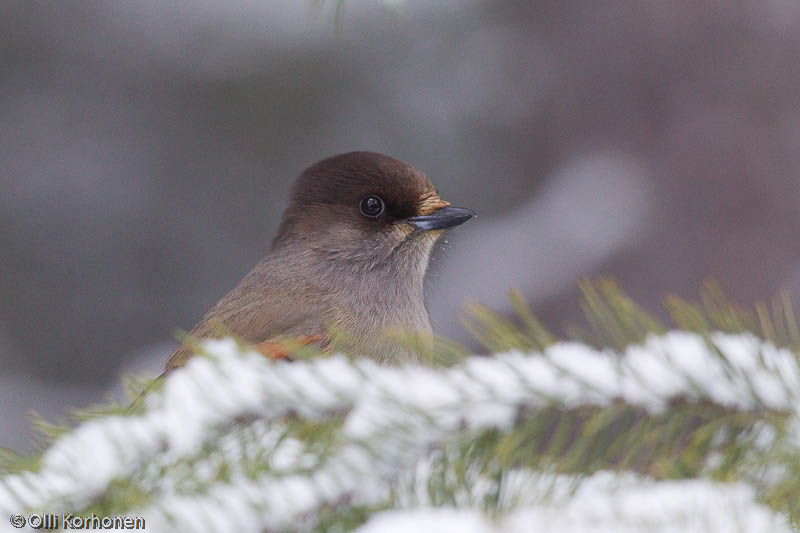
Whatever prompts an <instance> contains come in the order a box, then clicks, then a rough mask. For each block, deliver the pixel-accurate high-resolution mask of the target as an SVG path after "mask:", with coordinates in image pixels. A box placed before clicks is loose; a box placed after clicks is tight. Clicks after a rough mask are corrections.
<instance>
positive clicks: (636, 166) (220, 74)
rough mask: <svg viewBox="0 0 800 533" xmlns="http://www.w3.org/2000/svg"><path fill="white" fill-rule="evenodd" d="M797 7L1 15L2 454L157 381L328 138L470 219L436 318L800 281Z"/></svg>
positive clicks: (311, 4) (81, 8)
mask: <svg viewBox="0 0 800 533" xmlns="http://www.w3.org/2000/svg"><path fill="white" fill-rule="evenodd" d="M798 57H800V4H798V3H797V2H795V1H794V0H744V1H742V2H724V1H717V0H692V1H689V2H680V3H675V2H672V3H671V2H654V1H643V2H642V1H640V2H632V1H622V0H600V1H598V0H577V1H573V2H563V1H560V0H540V1H537V2H531V1H520V0H460V1H456V0H408V1H406V2H399V1H394V2H383V3H381V2H379V1H373V0H350V1H348V2H346V4H345V5H344V7H343V9H341V10H337V8H336V5H335V4H334V3H332V2H323V3H320V2H319V1H313V0H227V1H225V2H220V1H218V0H191V1H189V0H179V1H174V2H161V1H159V0H137V1H136V2H117V1H113V0H105V1H97V2H88V1H75V2H69V3H65V2H52V1H51V2H36V3H33V2H28V1H26V0H7V1H5V2H3V3H2V5H1V6H0V84H1V87H0V139H2V140H1V141H0V168H2V173H0V363H1V364H0V446H9V447H12V448H14V449H17V450H25V449H27V448H28V447H29V446H30V437H31V430H30V429H29V424H28V423H27V422H26V419H25V416H26V412H27V410H28V409H36V410H38V411H39V412H41V413H42V414H44V415H45V416H46V417H51V418H52V417H58V416H61V415H63V414H64V412H65V410H66V409H67V408H68V407H70V406H85V405H86V404H88V403H89V402H93V401H98V400H101V399H102V398H103V397H104V396H105V395H106V394H108V393H109V392H110V391H114V390H117V388H118V386H119V381H120V380H119V376H120V374H121V373H122V372H125V371H146V372H152V373H154V374H155V373H156V372H158V371H159V370H160V368H161V366H162V365H163V362H164V361H165V359H166V358H167V356H168V355H169V353H170V351H171V349H172V348H173V347H174V346H175V345H176V342H175V340H174V338H175V336H174V332H175V330H176V329H177V328H185V329H189V328H191V326H192V325H193V324H194V323H195V322H196V321H197V320H198V319H199V318H200V316H201V315H202V314H203V313H204V312H205V311H206V309H207V308H208V307H209V306H211V305H212V304H213V303H214V302H215V301H216V300H217V299H218V298H219V297H220V296H222V295H223V294H224V293H225V292H226V291H227V290H228V289H230V288H231V287H232V286H233V285H235V284H236V282H237V281H238V280H239V279H240V278H241V276H242V275H244V274H245V273H246V272H247V271H248V270H249V269H250V267H251V266H252V265H254V264H255V263H256V262H257V261H258V260H259V258H260V257H261V256H262V255H263V254H264V253H265V252H266V250H267V249H268V246H269V243H270V241H271V239H272V236H273V233H274V231H275V229H276V226H277V223H278V221H279V217H280V214H281V210H282V208H283V206H284V204H285V199H286V195H287V191H288V186H289V183H290V181H291V179H292V178H293V177H294V176H296V175H297V174H298V173H299V172H300V171H301V170H302V169H303V168H305V167H306V166H308V165H309V164H311V163H313V162H315V161H317V160H319V159H321V158H323V157H325V156H328V155H332V154H335V153H339V152H344V151H351V150H374V151H379V152H384V153H387V154H390V155H392V156H394V157H397V158H400V159H403V160H405V161H407V162H409V163H412V164H413V165H415V166H417V167H418V168H420V169H421V170H423V171H424V172H425V173H427V175H428V176H429V177H430V178H431V180H432V181H433V182H434V183H435V184H436V185H437V187H438V188H439V191H440V192H441V193H442V195H443V196H444V197H445V198H448V199H450V200H451V201H452V202H453V203H454V204H456V205H462V206H465V207H470V208H472V209H474V210H476V211H477V212H478V213H479V215H480V216H479V218H478V219H476V220H475V221H472V222H470V223H469V224H467V225H465V226H463V227H461V228H458V229H456V230H454V231H452V232H450V233H449V234H448V240H447V241H448V242H447V243H443V246H442V248H443V249H442V250H439V251H438V252H437V255H436V257H435V261H434V264H433V268H432V270H431V274H430V277H429V279H428V285H427V291H428V304H429V307H430V311H431V315H432V319H433V322H434V328H435V329H436V330H438V331H439V332H440V333H443V334H445V335H448V336H450V337H453V338H456V339H458V340H461V341H465V342H467V341H468V339H467V337H466V336H465V334H464V333H463V332H462V331H461V329H460V327H459V325H458V320H457V319H458V316H459V314H460V313H461V312H462V309H463V305H464V303H465V301H467V300H468V299H470V298H473V299H477V300H480V301H482V302H484V303H487V304H489V305H490V306H492V307H494V308H495V309H498V310H507V308H508V306H507V303H506V295H507V291H508V289H509V287H511V286H514V287H516V288H518V289H520V290H521V291H522V292H523V293H524V295H525V296H526V298H527V300H528V302H529V303H530V305H531V306H532V307H533V308H534V310H535V311H536V312H537V313H538V314H539V315H540V316H541V317H542V318H544V319H545V321H546V322H547V324H549V325H551V326H553V327H554V328H555V329H557V330H559V329H563V326H564V325H565V324H566V323H568V322H571V321H576V320H578V319H579V312H578V307H577V298H578V290H577V280H578V278H579V277H580V276H597V275H601V274H609V275H613V276H615V277H616V278H617V279H618V280H619V281H620V283H621V285H622V286H623V287H624V288H625V289H626V290H627V291H629V293H630V294H632V295H633V296H634V298H635V299H637V301H639V302H640V303H642V304H643V305H644V306H645V307H646V308H647V309H649V310H651V311H653V312H659V311H658V310H659V308H660V302H661V300H662V298H663V296H664V295H665V294H666V293H669V292H671V293H677V294H679V295H681V296H684V297H689V298H691V297H692V296H694V295H696V293H697V288H698V286H699V285H700V283H701V281H702V280H703V279H704V278H705V277H707V276H713V277H715V278H716V279H717V280H719V281H720V282H721V284H722V285H723V287H724V288H725V289H726V290H727V292H728V293H729V295H730V296H731V297H732V298H733V299H735V300H739V301H741V302H743V303H750V302H753V301H755V300H761V299H767V298H770V297H772V296H773V295H774V294H775V293H776V292H777V291H778V289H779V288H781V287H783V288H786V289H788V290H789V291H790V292H791V294H792V295H793V296H794V297H795V298H796V297H797V295H798V294H800V179H798V177H799V176H800V91H798V87H800V62H798Z"/></svg>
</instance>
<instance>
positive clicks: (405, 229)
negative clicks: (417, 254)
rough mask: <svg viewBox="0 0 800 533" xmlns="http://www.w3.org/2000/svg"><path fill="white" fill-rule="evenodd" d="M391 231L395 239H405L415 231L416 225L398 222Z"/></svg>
mask: <svg viewBox="0 0 800 533" xmlns="http://www.w3.org/2000/svg"><path fill="white" fill-rule="evenodd" d="M389 231H390V233H391V235H392V237H394V239H395V240H397V241H403V240H405V239H407V238H408V237H410V236H411V234H412V233H414V227H413V226H412V225H411V224H408V223H407V222H398V223H397V224H394V225H392V227H391V229H390V230H389Z"/></svg>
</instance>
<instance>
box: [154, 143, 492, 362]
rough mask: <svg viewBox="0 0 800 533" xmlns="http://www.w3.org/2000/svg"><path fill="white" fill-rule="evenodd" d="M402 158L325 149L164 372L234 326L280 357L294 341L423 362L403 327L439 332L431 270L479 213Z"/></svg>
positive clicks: (419, 332)
mask: <svg viewBox="0 0 800 533" xmlns="http://www.w3.org/2000/svg"><path fill="white" fill-rule="evenodd" d="M474 216H476V215H475V213H474V212H473V211H471V210H469V209H465V208H461V207H454V206H451V205H450V203H449V202H447V201H445V200H443V199H442V198H441V197H440V196H439V194H438V193H437V192H436V189H435V188H434V186H433V184H432V183H431V182H430V181H429V180H428V178H427V177H426V176H425V174H423V173H422V172H420V171H419V170H417V169H416V168H414V167H412V166H411V165H409V164H407V163H404V162H402V161H400V160H398V159H394V158H392V157H389V156H386V155H383V154H379V153H375V152H349V153H344V154H340V155H335V156H332V157H328V158H327V159H323V160H322V161H320V162H318V163H316V164H314V165H312V166H311V167H309V168H307V169H306V170H304V171H303V172H302V173H301V174H300V175H299V176H298V177H297V178H296V179H295V180H294V182H293V184H292V187H291V192H290V196H289V202H288V206H287V208H286V210H285V211H284V213H283V217H282V219H281V222H280V225H279V227H278V231H277V234H276V236H275V237H274V239H273V241H272V246H271V247H270V249H269V251H268V253H267V254H266V256H265V257H264V258H263V259H262V260H261V261H259V262H258V263H257V264H256V265H255V267H253V269H252V270H250V272H249V273H247V274H246V275H245V276H244V278H243V279H242V280H241V281H240V282H239V283H238V284H237V285H236V286H235V287H234V288H233V289H232V290H231V291H230V292H228V293H227V294H226V295H225V296H223V297H222V298H221V299H220V300H219V301H218V302H217V303H216V304H215V305H214V306H213V307H211V309H210V310H209V311H208V312H207V313H206V314H205V315H204V316H203V317H202V319H201V320H200V321H199V322H198V323H197V325H196V326H194V328H192V329H191V331H190V332H189V334H188V335H187V337H186V339H185V340H184V342H183V343H182V344H181V345H180V346H179V347H178V348H177V349H176V350H175V351H174V352H173V353H172V355H171V356H170V358H169V359H168V361H167V362H166V365H165V374H166V373H169V372H170V371H172V370H174V369H175V368H178V367H180V366H183V365H184V364H186V362H187V361H188V360H189V359H190V358H191V357H192V355H193V353H194V348H195V347H196V342H197V341H199V340H202V339H206V338H217V337H223V336H233V337H236V338H239V339H241V340H243V341H245V342H246V343H248V344H250V345H252V346H254V347H255V348H256V349H258V350H259V351H261V352H262V353H263V354H265V355H268V356H270V357H273V358H281V357H284V356H286V355H287V353H285V342H284V341H286V340H287V339H294V340H295V341H296V344H295V345H298V344H297V343H299V345H305V344H311V345H315V346H318V347H319V348H321V349H322V350H330V349H331V346H332V339H334V338H336V339H338V345H337V346H336V349H337V350H338V349H343V350H344V351H346V352H347V353H351V352H352V353H354V354H356V352H357V355H363V356H367V357H372V358H373V359H375V360H377V361H379V362H381V363H405V362H418V361H419V355H418V353H417V352H416V351H415V350H413V349H411V348H410V347H409V346H408V345H407V343H405V344H404V343H401V342H397V339H396V338H395V339H394V341H392V340H391V335H390V334H389V333H390V332H392V331H406V332H409V333H412V334H415V335H421V336H422V337H423V338H430V337H429V336H430V335H432V328H431V322H430V317H429V315H428V310H427V308H426V306H425V302H424V299H423V278H424V277H425V272H426V270H427V267H428V263H429V260H430V256H431V252H432V251H433V248H434V245H435V243H436V242H437V240H438V239H439V238H440V237H441V236H442V234H443V232H444V230H446V229H448V228H452V227H455V226H458V225H460V224H463V223H464V222H466V221H467V220H469V219H471V218H473V217H474Z"/></svg>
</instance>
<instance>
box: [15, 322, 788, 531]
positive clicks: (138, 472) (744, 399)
mask: <svg viewBox="0 0 800 533" xmlns="http://www.w3.org/2000/svg"><path fill="white" fill-rule="evenodd" d="M711 341H712V342H711V343H709V342H708V341H707V340H706V339H704V338H703V337H702V336H700V335H696V334H693V333H687V332H670V333H667V334H665V335H661V336H651V337H649V338H648V339H647V340H646V342H645V343H644V344H642V345H637V346H631V347H630V348H628V349H627V350H626V352H625V353H624V354H618V353H614V352H611V351H600V350H596V349H593V348H591V347H589V346H586V345H583V344H579V343H573V342H564V343H558V344H555V345H553V346H552V347H550V348H549V349H547V350H546V351H545V352H544V353H542V354H524V353H519V352H509V353H504V354H497V355H495V356H493V357H480V356H474V357H470V358H468V359H466V360H464V361H463V362H462V363H461V364H459V365H457V366H455V367H452V368H429V367H422V366H414V365H408V366H403V367H386V366H380V365H378V364H376V363H374V362H372V361H371V360H367V359H360V360H356V361H353V362H351V361H350V360H348V359H347V358H345V357H343V356H334V357H329V358H321V359H318V360H315V361H312V362H295V363H291V364H289V363H285V362H272V361H269V360H267V359H265V358H264V357H262V356H261V355H259V354H256V353H254V352H247V351H243V350H242V349H241V348H240V347H239V346H238V345H237V344H236V343H235V342H234V341H233V340H230V339H226V340H213V341H207V342H205V343H204V350H205V351H206V352H207V355H208V357H195V358H194V359H192V360H191V361H190V362H189V364H188V365H187V366H186V367H185V368H182V369H179V370H177V371H175V372H174V373H173V374H172V375H171V376H170V377H169V378H168V379H167V380H166V382H165V383H164V387H163V389H161V390H157V391H153V392H152V393H151V394H149V395H148V397H147V398H146V400H147V409H146V412H145V413H144V414H142V415H136V416H134V415H131V416H109V417H104V418H99V419H96V420H92V421H89V422H85V423H83V424H81V425H80V426H78V427H77V428H75V429H74V430H73V431H71V432H69V433H67V434H65V435H64V436H62V437H60V438H59V439H58V440H56V441H55V442H54V443H53V445H52V446H51V447H50V448H49V449H48V450H47V451H46V452H45V454H44V455H43V457H42V459H41V465H40V468H39V469H38V471H36V472H24V473H20V474H14V475H8V476H6V477H4V478H2V479H0V515H3V514H5V515H9V514H12V513H21V512H24V511H28V512H32V511H39V512H45V511H46V512H74V511H75V510H76V509H84V508H86V507H87V506H88V505H90V504H91V503H92V502H93V501H95V500H96V499H97V498H98V497H100V496H101V495H102V494H103V493H104V491H105V490H107V488H108V487H109V485H110V484H111V482H112V481H114V480H119V479H131V478H134V477H135V478H136V479H137V482H138V483H139V484H140V487H142V488H143V490H145V491H146V492H148V493H151V494H157V495H158V496H157V497H156V498H153V500H152V502H151V503H149V504H147V505H145V506H144V507H142V508H140V509H134V510H131V514H141V515H142V516H145V517H146V518H147V520H148V529H150V528H153V529H152V530H154V531H170V530H178V531H180V530H189V529H191V530H193V531H237V532H238V531H261V530H263V529H285V528H287V527H290V526H291V527H295V526H297V524H300V523H303V521H305V522H308V521H309V520H312V521H313V518H311V519H310V518H309V517H313V513H314V512H315V510H317V509H319V508H320V507H321V506H324V505H327V504H334V503H336V502H341V501H348V502H351V503H354V504H362V505H371V504H379V503H380V502H381V501H386V498H389V497H390V484H391V483H392V482H393V481H394V480H396V479H397V478H398V477H399V476H400V475H402V474H403V473H404V472H408V471H410V470H413V469H414V468H415V467H416V465H418V464H419V463H420V461H424V460H426V458H428V457H429V456H430V454H431V451H432V450H435V449H437V447H440V446H442V444H443V443H445V442H447V439H448V438H450V437H451V436H452V435H453V434H454V433H456V432H458V431H463V430H464V429H475V430H478V429H487V428H500V429H509V428H511V426H512V425H513V424H514V422H515V416H516V414H517V413H518V411H519V408H520V407H522V406H526V407H537V406H545V405H552V404H553V403H555V404H557V405H561V406H565V407H575V406H582V405H596V406H604V405H608V404H610V403H612V402H615V401H620V400H623V401H625V402H627V403H629V404H632V405H635V406H638V407H642V408H645V409H647V410H648V411H650V412H652V413H658V412H662V411H663V410H664V409H666V408H667V407H668V406H669V405H670V402H673V401H674V400H676V399H685V400H688V401H706V402H713V403H716V404H719V405H722V406H725V407H728V408H736V409H741V410H755V409H764V408H766V409H771V410H778V411H783V412H786V413H789V414H790V416H791V420H792V422H793V423H794V424H796V423H797V421H800V416H798V415H799V414H800V399H799V396H798V395H799V394H800V369H799V368H798V358H797V356H796V355H795V354H794V353H792V352H791V351H788V350H785V349H780V348H777V347H775V346H773V345H772V344H770V343H766V342H763V341H760V340H758V339H756V338H755V337H753V336H750V335H728V334H722V333H717V334H714V335H712V336H711ZM332 414H338V415H342V414H344V415H345V419H344V425H343V426H342V428H341V432H340V433H341V434H340V436H339V438H338V440H337V442H338V443H339V445H338V447H337V448H336V449H335V451H333V452H332V453H331V454H330V455H329V456H326V457H324V458H320V457H315V456H314V454H313V453H309V452H308V451H307V450H306V448H305V446H304V445H303V444H302V443H300V442H299V441H297V440H295V439H292V438H282V437H281V436H280V435H281V432H280V431H271V430H270V424H271V425H272V426H274V427H281V426H282V425H283V424H284V423H285V418H286V417H299V418H307V419H311V420H325V419H326V418H329V417H330V416H331V415H332ZM235 426H236V427H241V428H244V430H246V431H249V432H250V433H249V435H251V437H252V438H253V439H256V443H257V444H256V448H257V449H256V450H255V452H254V451H253V450H250V449H249V448H248V446H249V447H252V446H253V442H252V441H251V442H249V444H247V445H240V444H241V443H238V441H236V439H235V438H233V437H232V436H231V435H232V434H231V428H232V427H235ZM209 445H212V446H216V449H218V451H219V453H220V457H221V458H222V459H221V460H227V461H229V462H230V463H231V464H234V465H235V464H237V461H241V460H242V458H246V457H249V456H255V457H258V456H259V451H263V452H264V454H266V455H267V456H268V457H269V461H270V463H269V464H270V468H268V469H265V470H263V471H259V473H257V474H255V475H254V474H253V473H252V472H249V471H247V469H246V468H240V469H239V470H237V469H236V468H233V469H232V470H231V471H230V472H229V474H228V475H227V476H224V477H222V478H219V476H217V477H215V474H214V472H215V470H214V465H213V464H210V463H209V461H210V460H206V462H205V463H204V461H203V460H202V457H203V454H202V453H201V452H202V450H204V449H205V448H207V447H208V446H209ZM798 445H800V443H798ZM204 447H205V448H204ZM311 466H313V468H311ZM203 469H205V470H207V471H208V476H207V477H208V480H207V482H206V483H205V484H201V485H202V487H200V488H196V489H187V488H186V484H185V483H184V482H183V481H182V480H183V479H184V478H185V477H186V472H187V470H188V471H189V472H190V473H193V474H194V475H195V476H201V471H203ZM162 470H163V473H160V472H162ZM604 475H605V474H604ZM608 476H609V475H606V477H608ZM189 477H191V476H189ZM201 477H202V476H201ZM596 477H597V476H593V477H592V478H589V479H594V478H596ZM612 477H614V478H615V479H617V478H618V477H619V476H612ZM604 479H605V478H604ZM584 483H585V482H584ZM637 483H638V484H634V485H631V484H630V483H629V484H628V485H627V488H624V489H620V490H597V491H595V492H594V493H592V492H591V491H589V492H583V493H582V492H580V491H579V492H577V493H576V494H575V495H574V496H573V497H570V498H564V499H563V500H562V501H561V503H559V504H558V505H557V506H556V507H554V505H556V504H554V503H552V502H550V503H549V504H548V506H542V505H534V504H531V505H529V506H524V507H520V508H518V509H514V510H513V511H509V513H508V514H507V515H506V516H505V517H503V518H502V519H501V522H502V523H503V524H506V526H504V527H507V529H502V530H503V531H522V530H523V529H524V528H522V527H521V526H520V524H531V523H537V524H554V525H553V527H552V528H551V529H548V527H545V526H542V530H543V531H548V530H552V531H557V530H558V531H578V530H580V529H576V528H579V527H582V526H580V525H581V524H584V525H585V526H586V527H589V526H590V525H592V524H595V525H598V527H600V529H593V530H595V531H598V530H608V531H612V530H613V531H632V529H630V527H631V524H634V525H635V524H640V525H641V524H643V523H644V522H642V517H641V516H639V515H637V514H636V513H637V512H638V511H636V509H645V508H647V507H648V506H651V504H652V502H653V501H656V500H657V501H665V502H673V501H677V502H679V503H678V504H676V505H674V506H673V507H669V505H666V504H664V505H662V508H663V509H665V510H664V511H663V512H664V513H666V515H665V516H667V517H670V516H673V514H675V517H676V520H677V517H678V514H680V512H681V509H683V510H684V511H685V512H686V513H689V515H691V516H692V517H694V518H697V520H699V521H696V523H698V524H703V523H707V525H708V527H705V526H703V527H702V528H700V529H699V530H701V531H705V530H708V531H717V530H721V529H727V527H723V526H721V525H720V524H721V522H719V520H721V519H720V518H719V516H718V514H719V508H720V506H724V505H727V504H728V503H731V504H735V505H734V507H736V508H737V509H739V510H740V511H741V509H750V510H751V511H752V513H747V516H749V517H755V518H752V520H755V522H752V521H750V522H746V523H747V524H748V527H745V528H744V530H747V531H761V530H763V531H776V529H775V527H776V526H775V524H776V523H777V522H776V520H778V519H777V518H776V517H775V515H774V514H773V513H772V512H771V511H769V510H768V509H767V508H766V507H763V506H760V504H758V503H756V502H755V496H754V495H753V493H752V491H749V492H748V487H746V486H741V485H735V486H734V485H728V486H725V485H715V484H712V483H710V482H707V481H697V482H696V483H699V485H698V484H695V485H692V483H693V482H689V481H683V482H670V483H666V482H660V483H653V482H647V481H639V482H637ZM647 483H650V484H647ZM585 486H587V487H592V486H593V485H591V484H588V485H585ZM631 487H633V488H631ZM689 487H691V488H692V489H691V490H696V491H699V492H697V494H696V495H695V496H691V494H693V493H692V492H691V490H689ZM698 487H699V488H698ZM525 490H527V491H530V490H531V488H530V487H527V488H523V489H520V491H521V492H524V491H525ZM540 490H544V489H540ZM586 490H588V489H586ZM648 491H649V492H648ZM659 491H666V492H659ZM670 491H672V492H670ZM637 494H638V495H639V496H637ZM681 494H682V495H684V496H685V497H684V498H683V499H680V498H677V496H675V497H673V496H671V495H681ZM581 495H583V496H581ZM648 495H649V496H648ZM579 496H581V497H582V498H583V499H580V498H579ZM676 498H677V499H676ZM705 500H708V501H709V502H716V503H709V504H708V505H695V504H696V503H697V502H701V501H705ZM581 502H582V503H581ZM624 502H629V503H628V504H624ZM630 502H633V503H630ZM726 502H727V503H726ZM617 505H622V507H620V509H622V510H621V511H619V512H615V513H611V514H609V513H608V512H606V511H602V513H601V511H600V510H603V509H605V510H608V509H617V507H616V506H617ZM626 505H627V507H626ZM558 506H560V507H558ZM748 506H749V507H748ZM559 509H560V510H559ZM419 513H421V514H419ZM564 513H566V514H564ZM598 513H600V514H598ZM684 514H685V513H684ZM600 515H602V516H600ZM728 515H730V513H728ZM739 515H741V512H740V513H739ZM739 515H737V516H739ZM420 516H422V517H425V520H426V521H428V520H430V522H431V523H439V522H441V521H442V520H444V521H445V522H447V521H448V520H450V521H452V523H462V522H464V523H467V522H468V523H469V524H471V525H470V526H469V527H466V526H465V527H464V528H460V529H459V530H460V531H472V530H474V531H494V530H495V529H493V528H495V526H496V524H494V525H493V523H492V522H491V521H488V519H486V518H483V517H482V515H480V513H479V511H478V510H477V508H474V509H470V508H467V509H450V510H447V509H439V510H435V511H434V510H425V509H416V510H406V511H402V510H395V511H387V512H385V513H381V514H377V515H375V516H374V517H373V518H372V519H371V520H370V521H368V523H367V524H365V525H364V526H363V528H362V531H363V532H365V533H366V532H370V533H372V532H376V531H395V530H397V531H400V530H403V528H400V529H398V527H400V526H399V524H403V523H406V522H404V520H411V519H413V518H414V517H417V518H418V517H420ZM567 516H568V517H569V518H565V517H567ZM687 516H688V515H687ZM443 517H444V518H443ZM548 517H549V518H548ZM615 517H616V518H615ZM698 517H699V518H698ZM694 518H693V519H694ZM565 520H566V521H565ZM703 520H706V522H703ZM748 520H750V518H748ZM645 522H647V521H646V520H645ZM668 522H669V519H665V520H664V521H662V523H663V524H668ZM408 523H410V522H408ZM676 523H679V522H676ZM692 523H695V522H692ZM576 524H577V525H576ZM647 524H649V525H648V526H647V527H648V528H649V529H652V530H655V531H672V530H676V531H677V530H678V529H670V528H668V527H667V526H666V525H664V526H663V527H662V526H658V524H656V523H655V522H653V523H652V524H651V523H650V522H647ZM654 524H655V525H654ZM761 524H767V525H770V528H766V526H764V527H763V528H762V526H761ZM651 526H652V527H651ZM712 526H713V527H712ZM750 526H752V527H750ZM570 528H571V529H570ZM405 530H407V529H405ZM446 530H447V529H446V528H439V529H437V531H446ZM681 530H684V529H681ZM498 531H499V530H498Z"/></svg>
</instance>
